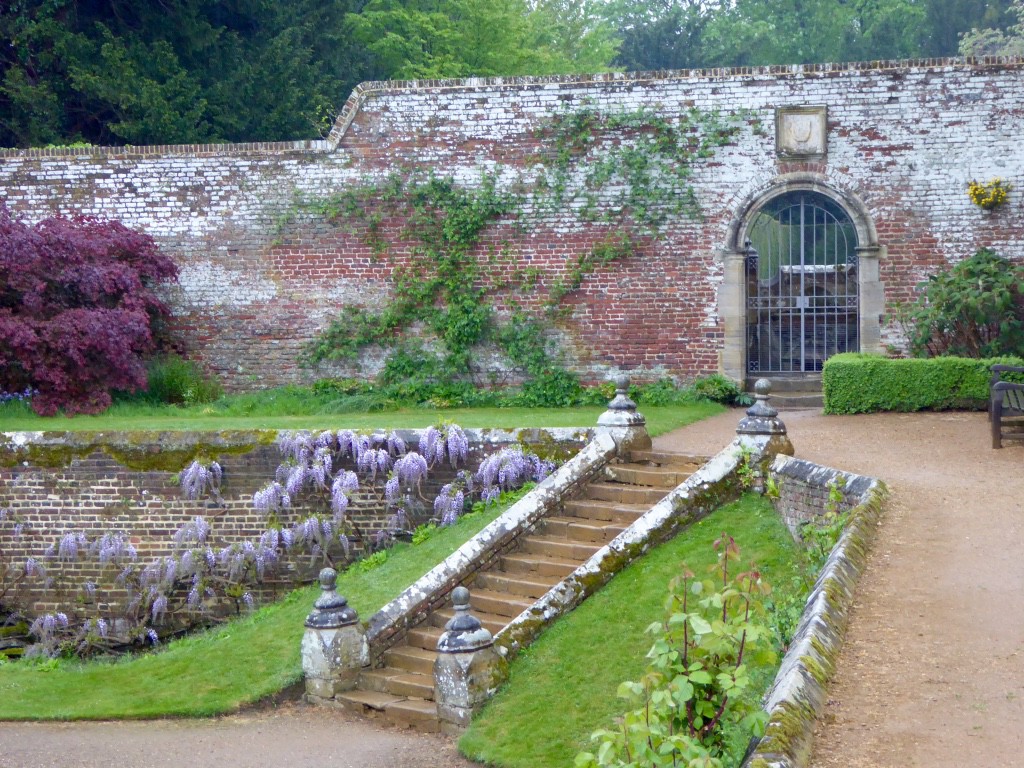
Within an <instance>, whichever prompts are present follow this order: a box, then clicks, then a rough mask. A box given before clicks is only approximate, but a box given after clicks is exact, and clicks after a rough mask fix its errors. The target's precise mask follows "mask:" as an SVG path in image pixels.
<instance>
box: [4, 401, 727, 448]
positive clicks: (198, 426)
mask: <svg viewBox="0 0 1024 768" xmlns="http://www.w3.org/2000/svg"><path fill="white" fill-rule="evenodd" d="M268 397H270V395H264V400H256V399H248V398H250V396H248V395H239V396H236V398H232V399H231V400H232V402H233V401H234V400H236V399H237V400H238V401H239V402H240V403H241V405H238V404H237V403H236V405H235V406H233V407H232V408H231V409H230V410H224V409H220V408H218V407H217V405H218V404H217V403H213V404H210V405H206V406H193V407H191V408H179V407H176V406H171V405H167V406H152V405H136V404H127V403H126V404H118V405H114V406H113V407H111V408H110V409H109V410H107V411H106V412H105V413H101V414H99V415H97V416H75V417H71V418H69V417H66V416H54V417H48V418H43V417H41V416H36V415H35V414H34V413H32V411H30V410H29V409H28V407H26V406H25V405H23V404H21V403H9V404H6V405H3V406H0V431H5V432H18V431H26V432H36V431H56V432H64V431H77V432H111V431H140V430H141V431H170V432H208V431H218V430H236V429H237V430H244V429H340V428H346V429H421V428H425V427H429V426H430V425H431V424H436V423H438V422H439V421H442V420H444V421H451V422H455V423H456V424H458V425H459V426H461V427H465V428H471V427H475V428H492V429H501V428H507V429H523V428H526V427H583V428H586V427H593V426H596V425H597V417H598V416H600V415H601V414H602V413H603V412H604V410H605V409H604V408H600V407H597V406H586V407H579V408H448V409H429V408H400V409H397V410H392V411H378V412H373V413H330V412H313V413H309V412H308V411H311V410H312V411H316V408H314V407H313V406H314V405H315V404H316V403H315V401H314V402H312V403H304V402H303V401H302V399H301V398H299V397H297V396H296V397H293V396H292V395H291V394H288V392H285V393H284V394H282V395H281V398H282V399H283V401H284V402H283V403H273V402H272V403H269V404H268V403H267V402H266V398H268ZM246 403H252V404H253V411H254V412H253V413H250V414H246V413H244V411H245V410H246V406H245V404H246ZM724 410H725V407H724V406H722V405H719V404H717V403H712V402H708V401H698V402H695V403H693V404H688V405H667V406H645V407H644V408H643V409H642V411H641V412H642V413H643V414H644V416H646V417H647V429H648V431H649V432H650V433H651V435H652V436H655V437H656V436H657V435H661V434H664V433H665V432H671V431H672V430H673V429H678V428H679V427H683V426H686V425H687V424H692V423H693V422H695V421H699V420H701V419H704V418H707V417H709V416H714V415H715V414H718V413H721V412H722V411H724Z"/></svg>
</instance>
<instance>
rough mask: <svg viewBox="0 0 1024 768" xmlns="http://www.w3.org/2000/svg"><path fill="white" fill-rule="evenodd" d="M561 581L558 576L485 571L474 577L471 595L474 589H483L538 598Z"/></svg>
mask: <svg viewBox="0 0 1024 768" xmlns="http://www.w3.org/2000/svg"><path fill="white" fill-rule="evenodd" d="M559 581H560V579H559V577H558V576H542V575H541V574H538V573H531V574H525V573H501V572H500V571H484V572H482V573H478V574H476V576H474V577H473V586H472V587H471V588H470V595H471V596H472V594H473V590H474V589H480V588H483V589H486V590H490V591H493V592H507V593H508V594H510V595H515V596H516V597H530V598H538V597H543V596H544V595H546V594H547V593H548V592H549V591H550V590H551V588H552V587H553V586H555V584H557V583H558V582H559ZM470 600H472V597H470Z"/></svg>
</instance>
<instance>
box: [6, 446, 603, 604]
mask: <svg viewBox="0 0 1024 768" xmlns="http://www.w3.org/2000/svg"><path fill="white" fill-rule="evenodd" d="M12 434H13V435H17V434H19V433H8V434H7V435H4V436H3V438H4V439H0V509H6V510H8V511H9V515H8V516H7V519H6V520H3V521H0V593H2V592H3V589H4V584H3V581H4V580H3V578H2V576H3V572H4V567H5V565H7V566H10V565H14V566H17V567H19V568H20V567H21V564H22V563H24V562H25V559H26V558H29V557H31V558H35V559H36V560H38V561H39V562H40V563H41V564H42V565H44V567H47V568H48V569H49V571H50V573H51V574H52V575H58V574H59V575H60V580H59V582H58V583H56V584H55V585H54V588H53V589H44V588H43V584H42V583H41V582H40V580H38V579H31V580H28V581H26V582H25V584H26V587H27V589H24V590H20V591H19V594H18V596H17V601H16V602H17V603H18V604H20V605H23V606H25V608H26V610H28V611H29V612H30V613H32V614H37V613H39V612H41V611H44V610H51V609H53V608H54V607H56V606H58V605H60V606H63V607H64V608H65V609H68V608H69V607H71V608H73V606H74V604H75V600H76V597H78V596H80V595H81V592H80V587H81V584H82V583H83V582H84V581H85V580H87V579H92V580H95V581H97V582H104V583H110V582H111V581H112V580H113V577H114V576H116V573H115V572H114V571H112V570H111V569H110V568H109V567H108V568H106V569H104V568H102V567H101V566H99V565H98V564H97V563H96V561H95V558H82V559H80V560H78V561H76V562H73V563H58V562H57V561H55V560H53V559H46V558H44V557H43V554H44V552H45V551H46V549H47V547H48V546H50V545H51V544H56V543H57V542H59V541H60V539H61V538H62V537H63V536H64V535H66V534H68V533H72V532H82V533H85V534H86V536H87V537H88V538H89V539H90V540H92V539H95V538H96V537H98V536H100V535H102V534H103V533H105V532H108V531H112V532H124V533H126V534H127V535H128V536H129V537H130V539H131V541H132V544H133V545H134V546H135V547H136V549H137V550H138V553H139V554H138V559H139V562H140V563H143V564H145V563H148V562H150V561H151V560H152V559H153V558H156V557H162V556H164V555H168V554H170V553H171V551H172V547H173V541H172V537H173V536H174V533H175V532H176V531H177V530H178V529H179V528H181V527H182V526H183V525H184V524H185V523H187V522H189V521H190V520H192V519H193V518H194V517H195V516H197V515H202V516H203V517H204V518H205V519H206V520H207V522H209V524H210V526H211V529H212V530H211V543H212V545H213V546H214V547H215V549H219V548H220V547H224V546H228V545H231V544H233V543H241V542H246V541H251V542H255V541H256V540H257V539H258V538H259V536H260V535H261V534H262V533H263V531H265V530H266V528H267V522H268V521H267V518H266V515H264V514H263V513H261V512H259V511H257V510H256V509H255V508H254V507H253V503H252V497H253V494H254V493H255V492H256V491H257V490H259V489H260V488H262V487H263V486H264V485H266V484H267V483H268V482H269V481H270V480H272V479H274V473H275V470H276V469H277V466H278V465H279V464H280V463H281V460H282V459H281V454H280V452H279V451H278V449H277V448H276V446H274V445H273V444H270V443H269V442H268V437H269V436H270V433H263V434H254V433H225V434H224V435H198V434H192V435H177V436H173V437H172V436H169V435H167V434H162V433H161V434H157V433H151V434H149V435H139V434H132V433H126V434H125V435H122V436H120V437H119V436H117V435H116V434H115V435H107V436H106V437H104V436H102V435H100V436H93V435H89V434H86V433H83V434H79V435H76V434H74V433H69V434H68V435H67V436H65V439H62V438H60V437H54V436H53V435H51V434H50V433H47V436H46V438H45V439H44V441H43V442H42V443H41V444H40V442H39V441H37V440H32V439H30V440H29V441H27V442H26V441H20V444H19V441H15V440H11V439H10V438H11V436H12ZM20 434H22V435H24V434H25V433H20ZM402 434H403V437H404V439H406V440H407V441H408V442H409V444H410V449H415V446H416V444H417V442H416V441H417V435H416V433H414V432H411V431H408V432H406V431H403V432H402ZM469 434H470V436H471V440H472V442H471V444H470V456H469V459H468V462H467V466H468V467H470V468H472V469H475V468H476V467H477V466H479V463H480V461H481V459H482V458H483V457H484V456H485V455H487V454H489V453H491V452H493V451H495V450H497V449H498V448H500V447H502V446H503V445H508V444H509V443H515V442H522V443H525V444H527V445H531V444H532V445H534V450H537V451H538V452H544V453H545V455H549V456H552V457H554V458H559V459H565V458H566V457H568V456H571V455H573V454H575V452H576V451H578V450H579V449H580V448H581V447H582V446H583V445H584V444H585V443H586V441H587V440H588V439H589V432H587V431H586V430H581V431H578V432H573V431H572V430H553V431H545V430H523V431H521V432H520V433H518V434H512V433H506V432H500V431H494V432H490V433H489V434H488V435H487V436H486V437H483V438H481V436H480V435H479V434H478V433H476V434H475V439H474V437H473V435H474V432H472V431H471V432H470V433H469ZM92 441H94V444H91V442H92ZM131 441H134V442H131ZM193 456H200V457H202V458H201V460H202V461H204V463H205V462H209V461H210V460H216V461H218V463H220V465H221V467H222V468H223V472H224V474H223V482H222V485H221V488H220V495H221V497H222V498H221V500H220V501H217V502H215V501H212V500H210V499H208V498H206V499H199V500H187V499H184V498H183V497H182V493H181V489H180V487H179V485H178V483H177V482H176V478H175V475H176V474H177V473H178V472H179V471H180V470H181V469H183V468H184V467H185V466H187V465H188V464H189V463H191V460H192V457H193ZM349 464H350V462H348V461H346V463H345V464H343V466H344V467H345V468H347V469H352V470H355V467H353V466H349ZM453 476H454V470H453V469H451V468H450V467H448V466H447V465H444V466H441V467H438V468H436V469H435V470H434V471H432V472H431V474H430V477H429V479H428V480H427V481H425V482H424V485H423V488H422V495H423V496H424V497H425V501H423V509H422V510H421V511H422V512H423V514H424V517H423V518H422V519H419V520H415V521H414V524H419V523H423V522H425V521H426V519H429V518H430V517H432V516H433V509H432V507H431V504H432V502H433V499H434V496H436V494H437V492H438V490H439V488H440V487H441V485H443V484H444V483H447V482H450V481H451V479H452V478H453ZM384 479H386V478H382V479H381V480H379V481H378V482H377V483H376V484H374V483H372V482H370V481H368V480H366V479H365V478H361V479H360V490H359V491H358V492H356V493H355V494H352V496H351V497H350V499H351V503H350V506H349V509H348V512H347V516H348V518H349V520H350V521H351V522H352V523H354V524H355V525H356V526H357V527H358V528H359V530H360V531H361V532H362V533H363V534H364V535H367V536H373V535H374V534H375V533H376V532H377V531H379V530H381V529H384V528H386V527H387V526H388V519H389V517H390V513H389V512H388V511H387V510H386V508H385V504H384V503H383V482H384ZM296 502H297V503H296V504H295V506H294V508H293V509H292V511H291V512H289V513H287V516H286V517H285V518H284V519H281V520H280V521H279V522H280V523H282V524H283V525H286V526H287V525H290V524H293V523H295V522H297V521H299V520H302V519H304V518H305V517H307V516H308V515H309V514H310V513H311V512H313V511H316V510H318V509H319V511H325V509H324V507H323V506H322V504H323V501H321V502H319V503H320V504H321V506H320V507H317V506H316V504H317V502H316V501H315V499H313V498H312V496H311V495H310V494H303V495H302V496H300V497H299V498H298V499H296ZM16 524H21V525H23V526H24V527H23V529H21V530H20V531H19V530H17V529H16V527H15V526H16ZM353 545H354V546H355V547H356V548H359V547H360V546H361V544H360V542H358V541H353ZM319 567H320V563H319V561H317V562H316V563H313V564H312V565H311V564H310V559H309V557H308V556H306V557H295V558H294V559H293V560H292V561H291V562H290V563H288V564H285V567H284V568H283V569H281V573H280V576H279V577H276V578H273V579H268V582H267V588H268V589H269V590H270V591H273V590H274V589H280V588H282V587H283V586H284V587H287V586H289V585H291V584H293V583H294V581H295V579H296V578H298V579H300V580H301V579H306V580H308V578H309V577H311V576H313V575H315V573H316V570H317V569H318V568H319ZM8 583H9V582H8ZM9 597H13V596H9ZM0 602H3V601H2V600H0ZM8 602H10V600H8Z"/></svg>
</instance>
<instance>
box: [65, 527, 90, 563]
mask: <svg viewBox="0 0 1024 768" xmlns="http://www.w3.org/2000/svg"><path fill="white" fill-rule="evenodd" d="M88 546H89V540H88V539H87V538H86V537H85V534H84V533H82V532H81V531H72V532H71V533H66V534H64V536H62V537H61V540H60V543H59V544H58V545H57V558H58V559H59V560H61V561H62V562H73V561H75V560H77V559H78V554H79V552H81V551H82V550H87V549H88Z"/></svg>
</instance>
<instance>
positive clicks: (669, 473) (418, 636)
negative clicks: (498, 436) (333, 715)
mask: <svg viewBox="0 0 1024 768" xmlns="http://www.w3.org/2000/svg"><path fill="white" fill-rule="evenodd" d="M703 463H704V459H703V458H695V457H691V456H686V455H683V454H671V453H661V452H655V451H633V452H631V453H630V454H629V456H628V457H627V459H626V460H625V461H621V462H619V463H614V464H609V465H608V466H607V467H606V468H605V472H604V477H603V478H602V479H601V480H598V481H595V482H591V483H590V484H588V485H586V486H584V488H583V489H582V491H581V492H580V493H579V494H577V495H576V497H574V498H572V499H569V500H566V501H564V502H563V504H562V505H561V509H559V510H558V511H557V513H556V514H554V515H552V516H549V517H546V518H543V519H542V520H541V521H540V523H539V524H538V525H537V527H536V528H535V530H534V531H532V532H530V533H529V534H527V535H524V536H522V537H521V538H520V539H519V541H518V545H517V547H516V548H515V549H514V550H513V551H511V552H508V553H506V554H504V555H502V556H501V557H500V558H498V559H497V560H496V561H495V563H494V565H493V566H492V567H491V568H489V569H487V570H482V571H478V572H476V573H475V574H474V575H473V577H472V579H471V580H470V583H468V584H467V586H469V587H470V590H471V597H470V605H471V607H472V611H473V615H474V616H475V617H476V618H478V619H479V620H480V622H481V624H483V626H484V627H485V628H486V629H487V630H489V631H490V632H491V634H493V635H497V634H498V633H499V632H500V631H501V630H502V629H504V628H505V627H506V626H507V625H508V624H509V623H510V622H511V621H512V619H514V618H515V617H516V616H518V615H519V614H520V613H522V612H523V611H524V610H526V609H528V608H529V607H530V606H531V605H532V604H533V602H534V601H535V600H536V599H537V598H539V597H542V596H543V595H545V594H546V593H547V592H548V591H549V590H550V589H551V588H552V587H554V586H555V585H556V584H558V583H559V582H560V581H561V580H562V579H564V578H565V577H566V576H568V575H569V574H571V573H572V572H573V571H574V570H576V568H578V567H579V566H580V565H582V564H583V563H584V562H586V561H587V560H588V559H589V558H590V557H591V556H592V555H593V554H594V553H595V552H597V551H598V550H599V549H600V548H601V547H602V546H604V545H605V544H607V543H608V542H610V541H611V540H612V539H614V538H615V537H616V536H617V535H618V534H620V533H621V532H622V531H624V530H625V529H626V528H627V527H628V526H629V525H630V524H631V523H632V522H633V521H635V520H636V519H637V518H638V517H640V516H641V515H642V514H644V513H645V512H646V511H647V510H648V509H650V508H651V506H653V505H654V504H655V503H657V502H658V501H660V500H661V499H662V498H663V497H664V496H665V495H666V494H667V493H668V492H669V491H670V490H671V489H673V488H675V487H676V486H677V485H679V484H680V483H682V482H683V481H684V480H685V479H686V478H687V477H689V476H690V474H692V473H693V472H694V471H695V470H696V469H697V468H698V467H699V466H700V465H701V464H703ZM453 615H454V609H453V608H452V607H451V606H450V605H449V606H446V607H444V608H442V609H439V610H435V611H433V612H432V613H431V614H430V615H429V616H428V617H427V620H426V621H425V622H424V623H422V624H420V625H419V626H417V627H416V628H414V629H411V630H409V631H408V633H407V634H406V636H405V638H404V640H402V641H401V642H400V643H399V644H397V645H395V646H393V647H392V648H390V649H389V650H387V651H386V652H385V653H384V656H383V659H384V666H382V667H378V668H376V669H368V670H364V671H363V672H362V673H361V674H360V678H359V683H358V686H357V688H356V689H355V690H353V691H350V692H347V693H339V694H338V695H337V696H336V699H337V701H338V702H339V703H341V704H342V706H344V707H345V708H346V709H348V710H349V711H352V712H356V713H358V714H362V715H366V716H370V717H375V718H382V719H384V720H386V721H390V722H392V723H394V724H397V725H400V726H403V727H411V728H416V729H418V730H422V731H431V732H433V731H439V730H440V723H439V721H438V718H437V710H436V707H435V705H434V701H433V699H434V677H433V668H434V660H435V658H436V657H437V652H436V650H435V649H436V648H437V641H438V639H439V638H440V636H441V634H442V633H443V632H444V626H445V624H446V623H447V622H448V621H449V620H450V619H451V618H452V617H453Z"/></svg>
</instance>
